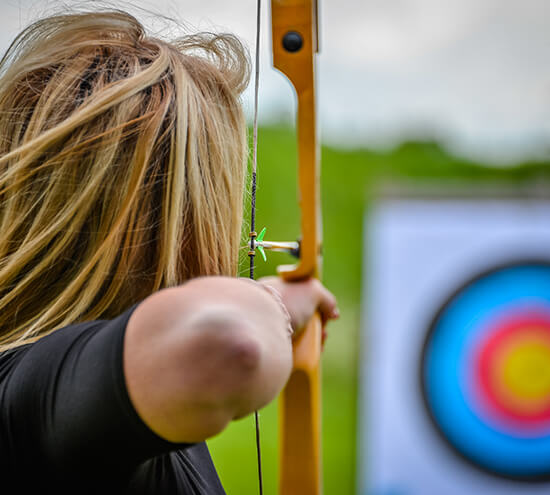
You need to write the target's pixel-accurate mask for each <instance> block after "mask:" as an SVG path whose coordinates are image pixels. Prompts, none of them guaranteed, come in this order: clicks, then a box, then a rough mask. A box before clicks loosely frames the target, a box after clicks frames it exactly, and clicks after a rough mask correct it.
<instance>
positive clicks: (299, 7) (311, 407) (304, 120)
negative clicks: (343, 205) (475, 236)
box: [271, 0, 322, 495]
mask: <svg viewBox="0 0 550 495" xmlns="http://www.w3.org/2000/svg"><path fill="white" fill-rule="evenodd" d="M271 8H272V9H271V16H272V30H273V32H272V34H273V38H272V39H273V65H274V66H275V68H277V69H278V70H280V71H281V72H282V73H283V74H284V75H285V76H286V77H287V78H288V79H289V81H290V82H291V83H292V85H293V86H294V89H295V91H296V95H297V101H298V109H297V125H296V127H297V139H298V185H299V206H300V210H301V234H302V238H301V244H300V259H299V261H298V263H297V264H296V265H283V266H280V267H278V272H279V274H280V275H281V276H282V277H283V278H284V279H285V280H289V281H298V280H303V279H306V278H308V277H318V275H319V271H320V266H321V215H320V192H319V176H320V168H319V151H318V145H317V129H316V115H315V52H316V51H317V5H316V2H314V1H313V0H272V2H271ZM289 36H290V38H288V37H289ZM285 38H286V39H285ZM296 47H298V48H297V49H296ZM289 48H290V49H289ZM321 340H322V328H321V320H320V318H319V315H318V314H316V315H314V316H313V318H312V319H311V320H310V322H309V323H308V324H307V326H306V328H305V329H304V330H303V331H302V332H301V334H300V336H299V337H298V338H297V339H296V340H295V341H294V343H293V355H294V367H293V371H292V374H291V376H290V379H289V381H288V383H287V385H286V386H285V389H284V390H283V392H282V394H281V400H280V415H279V416H280V433H279V438H280V474H279V493H280V494H281V495H319V494H320V493H321V491H322V489H321V440H320V438H321V435H320V434H321V386H320V383H321V368H320V356H321Z"/></svg>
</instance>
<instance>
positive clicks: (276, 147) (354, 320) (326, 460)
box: [209, 127, 550, 495]
mask: <svg viewBox="0 0 550 495" xmlns="http://www.w3.org/2000/svg"><path fill="white" fill-rule="evenodd" d="M321 163H322V176H321V189H322V194H321V197H322V203H323V204H322V207H323V216H324V218H323V228H324V248H323V250H324V267H323V280H324V282H325V284H326V285H327V286H328V287H329V288H330V289H331V290H332V291H333V292H334V293H335V294H336V296H337V297H338V300H339V305H340V309H341V313H342V317H341V319H340V320H339V321H338V322H335V323H333V324H332V325H330V327H329V338H328V340H327V345H326V349H325V353H324V357H323V373H324V379H323V414H324V416H323V472H324V473H323V474H324V486H325V493H328V494H333V493H338V494H340V495H347V494H349V495H351V494H353V493H355V462H356V461H355V453H356V440H357V427H356V411H357V404H356V397H357V362H358V359H359V356H358V354H357V352H358V348H359V345H358V338H359V322H360V317H361V304H360V302H361V301H360V296H361V294H360V292H361V279H362V249H363V247H362V239H363V218H364V215H365V212H366V209H367V208H368V206H369V203H370V200H371V199H372V198H373V195H375V194H376V191H377V188H378V187H379V185H380V184H395V183H403V182H407V183H408V182H420V183H422V184H426V183H431V182H436V183H437V184H443V183H444V184H445V185H449V184H464V183H467V184H472V183H476V184H487V185H491V186H493V185H494V184H507V185H509V186H512V187H518V188H519V187H521V186H522V185H523V184H525V183H529V184H531V183H533V182H541V181H543V182H547V181H548V180H549V179H550V167H549V166H548V165H549V164H548V163H525V164H520V165H517V166H513V167H507V168H496V167H488V166H484V165H483V164H480V163H474V162H471V161H467V160H463V159H460V158H456V157H453V156H451V155H449V154H448V153H446V152H445V151H444V150H443V149H442V148H441V147H440V146H438V145H437V144H436V143H432V142H420V143H417V142H410V143H404V144H402V145H401V146H399V147H398V148H396V149H394V150H391V151H387V152H374V151H370V150H355V151H342V150H337V149H334V148H329V147H323V148H322V156H321ZM296 194H297V189H296V145H295V137H294V134H293V131H292V130H290V129H288V128H280V127H271V128H263V129H260V137H259V150H258V192H257V196H258V199H257V230H260V229H261V228H262V227H263V226H267V227H268V234H267V236H268V239H267V240H276V241H287V240H295V239H296V238H297V236H298V235H299V210H298V207H297V199H296ZM246 218H248V216H247V217H246ZM243 253H246V249H244V250H243ZM287 262H292V260H291V259H289V258H288V257H287V256H286V255H283V254H278V253H269V256H268V261H267V263H264V262H263V261H262V260H261V259H259V258H258V259H257V265H258V270H257V275H258V276H259V277H260V276H263V275H269V274H273V273H274V272H275V267H276V266H277V265H279V264H282V263H287ZM246 267H247V258H246V259H245V257H244V256H243V265H242V273H243V275H244V274H245V273H246ZM261 431H262V454H263V467H264V489H265V490H264V491H265V494H266V495H272V494H276V493H277V467H278V458H277V408H276V405H275V404H272V405H270V406H269V407H267V408H266V409H265V410H264V411H262V413H261ZM254 442H255V441H254V425H253V420H252V418H246V419H244V420H241V421H238V422H235V423H233V424H232V425H231V426H230V427H229V428H228V429H227V430H226V431H224V432H223V433H222V434H221V435H220V436H219V437H217V438H215V439H213V440H212V441H210V442H209V445H210V448H211V451H212V455H213V457H214V461H215V463H216V466H217V468H218V471H219V473H220V476H221V478H222V481H223V483H224V486H225V488H226V491H227V493H228V494H229V495H241V494H254V493H258V489H257V473H256V453H255V443H254Z"/></svg>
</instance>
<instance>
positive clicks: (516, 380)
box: [501, 338, 550, 409]
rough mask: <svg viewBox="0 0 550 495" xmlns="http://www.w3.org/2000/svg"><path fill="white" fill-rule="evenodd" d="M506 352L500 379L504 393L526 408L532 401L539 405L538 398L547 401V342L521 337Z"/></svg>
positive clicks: (549, 359)
mask: <svg viewBox="0 0 550 495" xmlns="http://www.w3.org/2000/svg"><path fill="white" fill-rule="evenodd" d="M506 354H507V355H506V356H503V358H504V359H503V361H502V368H501V373H502V374H501V379H502V382H503V385H504V388H505V389H506V390H507V391H508V393H509V394H510V395H511V396H513V397H515V398H516V400H518V401H519V402H521V403H523V406H524V407H525V408H526V409H531V408H532V406H535V404H537V405H542V404H541V402H543V403H547V401H548V400H549V399H550V345H549V343H548V342H546V341H543V340H542V339H533V338H527V339H524V340H523V339H522V341H521V342H516V345H514V346H513V347H512V348H511V349H508V353H506ZM507 395H508V394H507ZM514 402H515V401H514ZM529 405H531V407H529ZM524 407H521V409H523V408H524Z"/></svg>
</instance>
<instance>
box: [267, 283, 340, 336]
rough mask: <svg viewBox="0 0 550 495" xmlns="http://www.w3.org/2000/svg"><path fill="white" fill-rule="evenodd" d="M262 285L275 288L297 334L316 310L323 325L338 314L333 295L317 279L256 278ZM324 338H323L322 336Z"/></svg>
mask: <svg viewBox="0 0 550 495" xmlns="http://www.w3.org/2000/svg"><path fill="white" fill-rule="evenodd" d="M258 282H260V283H261V284H263V285H264V286H267V287H270V288H271V289H275V291H276V292H277V293H278V294H279V296H280V298H281V302H282V303H283V305H284V306H285V308H286V309H287V311H288V313H289V316H290V323H291V325H292V328H293V330H294V332H295V334H294V335H295V336H296V335H299V332H300V330H302V329H303V328H304V327H305V325H306V324H307V322H308V321H309V320H310V318H311V317H312V316H313V314H314V313H315V312H316V311H319V314H320V315H321V322H322V325H323V337H325V334H324V327H325V324H326V323H327V321H329V320H333V319H336V318H338V317H339V316H340V313H339V311H338V307H337V304H336V298H335V297H334V295H333V294H332V293H331V292H330V291H329V290H328V289H327V288H326V287H324V286H323V284H322V283H321V282H319V280H317V279H315V278H310V279H307V280H304V281H302V282H285V281H284V280H282V279H281V278H280V277H264V278H262V279H260V280H258ZM323 340H324V338H323Z"/></svg>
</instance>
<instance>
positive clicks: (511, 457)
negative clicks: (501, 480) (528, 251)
mask: <svg viewBox="0 0 550 495" xmlns="http://www.w3.org/2000/svg"><path fill="white" fill-rule="evenodd" d="M534 315H535V316H534ZM546 321H547V322H548V323H546ZM513 322H520V323H521V322H523V323H521V324H518V325H516V327H514V323H513ZM525 322H527V323H525ZM529 322H535V323H529ZM509 327H512V328H511V329H510V328H509ZM503 329H504V330H503ZM499 332H500V333H499ZM510 335H511V337H510ZM546 335H550V264H549V263H548V262H538V261H537V262H523V263H517V264H513V265H508V266H505V267H501V268H497V269H494V270H491V271H489V272H486V273H484V274H482V275H480V276H478V277H476V278H475V279H473V280H471V281H470V282H468V283H466V284H465V285H464V286H463V287H462V288H461V289H460V290H458V291H457V292H456V293H455V294H454V295H453V296H452V297H450V298H449V299H448V301H447V302H446V303H445V304H444V305H443V306H442V308H441V309H440V311H439V312H438V314H437V315H436V317H435V318H434V321H433V323H432V325H431V326H430V329H429V331H428V334H427V337H426V341H425V345H424V350H423V355H422V359H421V384H422V391H423V395H424V401H425V404H426V407H427V409H428V412H429V415H430V417H431V419H432V420H433V423H434V424H435V426H436V428H437V429H438V431H439V433H441V435H442V436H443V438H444V439H445V440H446V442H447V443H448V444H450V445H451V446H452V448H453V449H454V450H455V451H457V452H458V453H459V454H460V455H461V456H463V457H464V458H465V459H467V460H468V461H469V462H471V463H473V464H475V465H476V466H478V467H480V468H482V469H484V470H486V471H489V472H491V473H493V474H497V475H500V476H503V477H506V478H512V479H518V480H543V479H544V480H547V479H548V478H549V477H550V419H546V416H544V414H542V413H539V409H540V410H541V411H542V410H543V409H544V408H547V409H548V411H550V389H549V387H548V385H549V384H550V373H548V370H550V358H547V356H550V344H548V343H547V340H548V342H550V339H547V340H545V339H546ZM501 336H502V338H501ZM499 339H500V340H499ZM537 339H538V340H537ZM501 341H502V342H503V343H502V344H500V343H499V342H501ZM495 342H496V343H497V344H495ZM545 346H546V347H545ZM547 348H548V352H547ZM487 349H489V350H490V351H491V352H493V355H494V358H493V357H491V356H493V355H491V354H487V352H488V351H487ZM495 349H496V350H495ZM529 353H531V354H529ZM487 355H489V357H491V359H493V360H492V361H490V363H494V364H492V365H491V366H493V368H494V369H493V368H491V367H489V368H488V370H489V371H488V373H486V377H487V376H488V378H487V380H489V382H490V384H489V388H490V387H491V386H492V385H491V383H494V384H496V385H494V386H495V390H496V392H495V396H497V399H498V397H500V395H502V394H503V393H504V395H503V397H504V399H502V400H503V404H504V406H502V407H501V409H502V410H499V409H498V407H497V406H498V404H497V406H495V405H494V404H493V402H494V401H493V402H491V400H493V399H492V398H491V397H492V396H491V397H489V395H491V394H488V392H487V390H488V389H487V388H485V389H484V388H483V387H482V386H481V384H480V383H481V382H482V380H481V379H480V376H481V375H480V374H479V370H481V369H487V366H486V365H485V368H483V367H482V366H481V365H480V364H479V363H481V364H483V363H484V361H483V359H484V356H485V357H486V356H487ZM525 356H527V357H525ZM530 356H535V357H534V358H533V359H531V357H530ZM535 361H537V362H536V363H535ZM534 364H537V366H538V367H535V366H534ZM517 370H519V372H518V371H517ZM545 370H546V371H545ZM518 373H519V374H518ZM544 373H546V375H545V374H544ZM547 375H548V376H547ZM518 376H519V377H520V378H521V379H522V380H524V383H522V382H521V380H520V381H519V382H518V378H517V377H518ZM491 380H492V381H491ZM518 383H519V384H518ZM501 384H503V385H502V386H501ZM506 387H508V388H510V390H512V391H513V392H514V393H516V392H517V390H519V392H517V394H516V395H517V396H518V397H520V399H521V400H519V399H517V398H514V397H516V396H514V397H512V398H513V399H514V400H515V401H516V402H513V401H512V402H510V404H512V405H511V406H508V403H507V402H506V400H507V399H506V397H507V396H506V393H507V390H508V389H507V388H506ZM502 391H504V392H502ZM489 392H491V390H489ZM501 392H502V393H501ZM491 393H492V392H491ZM499 394H500V395H499ZM518 394H519V395H518ZM537 394H538V395H537ZM522 401H523V402H522ZM529 401H531V402H529ZM532 404H534V405H532ZM546 404H548V406H547V405H546ZM508 407H510V408H512V409H513V408H516V409H517V411H519V412H520V413H521V414H519V413H517V411H516V410H514V411H512V412H511V413H510V414H509V415H508V416H510V417H511V418H512V419H509V418H508V417H507V408H508ZM522 408H523V409H522ZM536 408H538V409H537V410H536V411H535V412H532V410H533V411H534V409H536ZM522 411H523V412H525V411H526V412H525V414H523V412H522ZM545 411H546V409H544V410H543V412H545ZM512 413H513V414H512ZM516 413H517V414H516ZM535 413H536V414H535ZM522 414H523V415H522ZM545 414H546V413H545ZM533 418H536V421H535V419H533ZM541 418H542V419H541Z"/></svg>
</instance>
